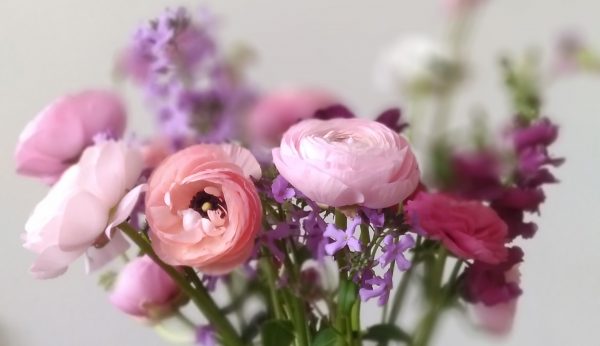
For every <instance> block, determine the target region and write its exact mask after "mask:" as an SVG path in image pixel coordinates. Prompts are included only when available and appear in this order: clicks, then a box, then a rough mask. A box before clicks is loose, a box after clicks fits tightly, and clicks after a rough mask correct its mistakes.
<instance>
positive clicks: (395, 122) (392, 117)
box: [375, 108, 408, 133]
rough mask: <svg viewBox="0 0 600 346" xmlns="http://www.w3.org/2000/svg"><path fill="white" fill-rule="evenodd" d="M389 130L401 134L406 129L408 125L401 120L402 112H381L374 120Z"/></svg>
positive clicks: (392, 110)
mask: <svg viewBox="0 0 600 346" xmlns="http://www.w3.org/2000/svg"><path fill="white" fill-rule="evenodd" d="M375 121H378V122H380V123H382V124H384V125H385V126H387V127H389V128H390V129H392V130H394V131H396V132H398V133H401V132H402V131H404V130H405V129H406V128H407V127H408V123H407V122H406V121H404V120H403V119H402V112H400V109H398V108H391V109H388V110H385V111H383V112H382V113H381V114H380V115H379V116H378V117H377V118H376V119H375Z"/></svg>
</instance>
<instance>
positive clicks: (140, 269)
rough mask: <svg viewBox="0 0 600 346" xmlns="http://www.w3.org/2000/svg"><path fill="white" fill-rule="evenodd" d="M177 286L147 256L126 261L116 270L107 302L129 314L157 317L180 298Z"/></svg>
mask: <svg viewBox="0 0 600 346" xmlns="http://www.w3.org/2000/svg"><path fill="white" fill-rule="evenodd" d="M181 298H182V292H181V289H180V288H179V286H177V284H176V283H175V282H174V281H173V280H172V279H171V277H170V276H169V275H168V274H167V273H166V272H165V271H164V270H163V269H162V268H161V267H160V266H158V264H156V263H155V262H154V261H153V260H152V259H151V258H150V257H148V256H143V257H138V258H136V259H134V260H133V261H131V262H129V263H128V264H127V265H126V266H125V267H124V268H123V270H121V272H120V273H119V277H118V278H117V281H116V283H115V286H114V288H113V291H112V293H111V295H110V298H109V299H110V302H111V303H112V304H113V305H114V306H116V307H117V308H118V309H119V310H121V311H123V312H124V313H126V314H128V315H132V316H137V317H143V318H150V319H153V318H160V317H161V316H165V315H167V314H169V313H170V312H172V311H173V310H174V309H175V308H177V306H178V305H179V304H180V303H181V302H182V301H183V300H182V299H181Z"/></svg>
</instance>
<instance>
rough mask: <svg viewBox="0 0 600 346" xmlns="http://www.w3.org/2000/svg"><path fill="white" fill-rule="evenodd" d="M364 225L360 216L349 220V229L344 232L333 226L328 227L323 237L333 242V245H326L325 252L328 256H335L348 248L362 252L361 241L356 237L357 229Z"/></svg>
mask: <svg viewBox="0 0 600 346" xmlns="http://www.w3.org/2000/svg"><path fill="white" fill-rule="evenodd" d="M361 223H362V219H361V218H360V216H357V217H354V218H352V219H350V220H349V222H348V227H346V230H345V231H342V230H340V229H338V228H337V227H335V225H333V224H329V225H327V229H326V230H325V233H323V235H324V236H325V237H328V238H330V239H332V240H333V243H329V244H327V245H325V252H327V254H328V255H330V256H333V255H334V254H335V253H336V252H338V251H340V250H341V249H343V248H345V247H348V249H350V251H352V252H359V251H361V249H362V247H361V245H360V240H358V238H356V237H355V236H354V233H355V230H356V227H357V226H358V225H360V224H361Z"/></svg>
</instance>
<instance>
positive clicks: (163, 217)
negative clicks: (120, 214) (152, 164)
mask: <svg viewBox="0 0 600 346" xmlns="http://www.w3.org/2000/svg"><path fill="white" fill-rule="evenodd" d="M260 176H261V169H260V166H259V164H258V162H257V161H256V159H255V158H254V156H252V154H251V153H250V152H249V151H248V150H246V149H245V148H242V147H240V146H238V145H233V144H223V145H210V144H199V145H194V146H191V147H188V148H186V149H183V150H181V151H179V152H177V153H175V154H174V155H172V156H170V157H169V158H167V159H166V160H165V161H163V162H162V163H161V164H160V165H159V166H158V168H156V170H155V171H154V172H153V174H152V175H151V177H150V180H149V182H148V192H147V194H146V218H147V219H148V224H149V226H150V239H151V240H152V247H153V248H154V250H155V251H156V253H157V254H158V255H159V256H160V257H161V258H162V259H163V260H164V261H165V262H167V263H169V264H171V265H186V266H190V267H194V268H196V269H198V270H199V271H201V272H204V273H206V274H213V275H215V274H223V273H227V272H229V271H231V270H233V269H234V268H235V267H236V266H238V265H240V264H242V263H243V262H244V261H246V260H247V259H248V257H249V256H250V254H251V252H252V249H253V247H254V240H255V238H256V235H257V232H258V230H259V228H260V222H261V217H262V209H261V203H260V199H259V197H258V193H257V191H256V187H255V186H254V183H253V182H252V181H251V180H250V177H252V178H254V179H259V178H260Z"/></svg>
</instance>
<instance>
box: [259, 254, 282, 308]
mask: <svg viewBox="0 0 600 346" xmlns="http://www.w3.org/2000/svg"><path fill="white" fill-rule="evenodd" d="M260 265H261V268H262V269H263V271H264V273H265V276H266V278H267V284H268V285H269V293H270V296H271V303H272V304H273V313H274V314H275V318H276V319H278V320H281V319H283V317H284V314H283V308H282V307H281V302H280V301H279V296H278V294H277V291H278V289H277V287H276V286H275V277H276V276H277V275H276V273H275V268H274V267H273V263H271V261H270V260H269V259H268V258H262V259H261V260H260Z"/></svg>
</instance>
